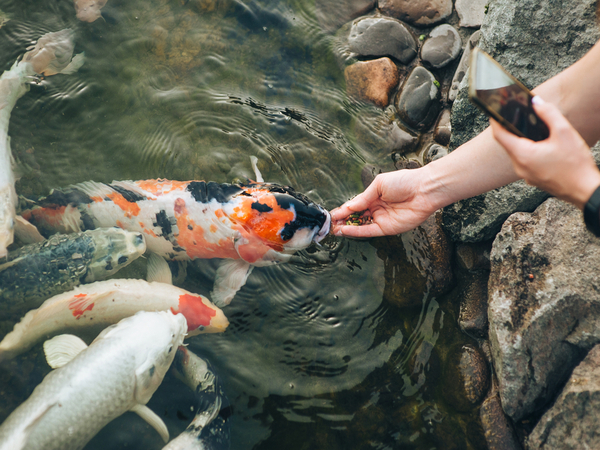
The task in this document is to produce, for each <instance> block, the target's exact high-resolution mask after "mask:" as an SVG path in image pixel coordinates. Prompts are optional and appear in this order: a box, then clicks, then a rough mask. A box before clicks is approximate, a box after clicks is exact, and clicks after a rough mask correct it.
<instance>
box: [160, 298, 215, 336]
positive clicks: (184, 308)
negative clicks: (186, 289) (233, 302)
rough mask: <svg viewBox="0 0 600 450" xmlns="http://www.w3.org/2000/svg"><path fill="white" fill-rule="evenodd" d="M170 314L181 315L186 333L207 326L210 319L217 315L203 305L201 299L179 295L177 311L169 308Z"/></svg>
mask: <svg viewBox="0 0 600 450" xmlns="http://www.w3.org/2000/svg"><path fill="white" fill-rule="evenodd" d="M171 312H172V313H173V314H177V313H181V314H183V316H184V317H185V318H186V320H187V324H188V331H192V330H195V329H197V328H198V327H200V326H203V327H207V326H209V325H210V320H211V317H214V316H216V315H217V311H216V310H214V309H213V308H211V307H209V306H206V305H205V304H204V302H203V301H202V297H200V296H197V295H190V294H182V295H180V296H179V309H177V310H176V309H175V308H173V307H171Z"/></svg>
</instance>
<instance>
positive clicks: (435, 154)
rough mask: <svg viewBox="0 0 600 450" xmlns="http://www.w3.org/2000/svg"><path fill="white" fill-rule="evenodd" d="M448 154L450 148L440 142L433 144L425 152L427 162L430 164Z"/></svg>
mask: <svg viewBox="0 0 600 450" xmlns="http://www.w3.org/2000/svg"><path fill="white" fill-rule="evenodd" d="M447 154H448V148H446V147H443V146H441V145H439V144H431V145H430V146H429V148H428V149H427V151H426V152H425V158H424V159H425V164H429V163H430V162H431V161H435V160H436V159H440V158H443V157H444V156H446V155H447Z"/></svg>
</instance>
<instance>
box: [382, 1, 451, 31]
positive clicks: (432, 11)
mask: <svg viewBox="0 0 600 450" xmlns="http://www.w3.org/2000/svg"><path fill="white" fill-rule="evenodd" d="M378 7H379V9H380V11H381V12H382V13H384V14H386V15H388V16H392V17H396V18H398V19H400V20H402V21H405V22H408V23H411V24H414V25H422V26H427V25H433V24H435V23H437V22H441V21H442V20H444V19H445V18H446V17H448V16H450V15H451V14H452V0H379V2H378Z"/></svg>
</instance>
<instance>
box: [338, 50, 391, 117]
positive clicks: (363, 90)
mask: <svg viewBox="0 0 600 450" xmlns="http://www.w3.org/2000/svg"><path fill="white" fill-rule="evenodd" d="M344 75H345V77H346V92H347V93H348V96H350V97H354V98H356V99H359V100H365V101H368V102H371V103H374V104H375V105H377V106H379V107H381V108H385V107H386V106H387V105H388V104H389V101H390V93H391V92H392V90H394V89H395V88H396V86H398V81H399V79H400V76H399V74H398V68H397V67H396V65H395V64H394V63H393V62H392V60H391V59H390V58H379V59H374V60H372V61H364V62H357V63H356V64H352V65H351V66H348V67H346V70H345V72H344Z"/></svg>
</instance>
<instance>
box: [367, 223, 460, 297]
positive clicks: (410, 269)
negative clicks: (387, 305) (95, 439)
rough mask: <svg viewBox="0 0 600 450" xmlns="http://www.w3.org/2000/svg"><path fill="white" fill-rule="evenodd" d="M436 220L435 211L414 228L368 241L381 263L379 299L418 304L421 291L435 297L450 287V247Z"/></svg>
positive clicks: (452, 281) (452, 278) (451, 277)
mask: <svg viewBox="0 0 600 450" xmlns="http://www.w3.org/2000/svg"><path fill="white" fill-rule="evenodd" d="M439 223H440V218H439V214H435V215H433V216H431V217H429V218H428V219H427V220H426V221H425V222H424V223H423V224H421V226H419V227H417V228H416V229H414V230H411V231H408V232H406V233H403V234H400V235H398V236H387V237H382V238H377V239H373V240H372V241H371V245H373V246H374V247H375V248H377V256H378V257H379V258H380V259H382V260H383V262H384V276H385V287H384V292H383V298H385V299H386V300H387V301H389V302H391V303H394V304H396V305H398V306H400V307H414V306H417V307H421V306H422V305H423V302H424V301H425V299H424V296H423V293H424V292H426V293H427V294H428V295H429V296H438V295H442V294H444V293H446V292H448V291H449V290H450V289H451V288H452V286H453V283H454V277H453V274H452V270H451V266H450V260H451V258H450V257H451V255H452V246H451V243H450V242H449V241H448V239H447V237H446V235H445V234H444V232H443V230H442V229H441V227H440V224H439Z"/></svg>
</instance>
